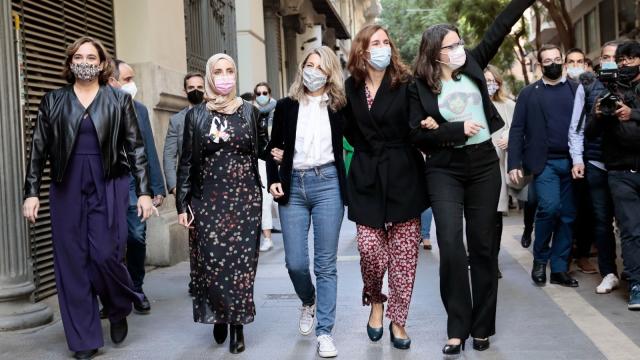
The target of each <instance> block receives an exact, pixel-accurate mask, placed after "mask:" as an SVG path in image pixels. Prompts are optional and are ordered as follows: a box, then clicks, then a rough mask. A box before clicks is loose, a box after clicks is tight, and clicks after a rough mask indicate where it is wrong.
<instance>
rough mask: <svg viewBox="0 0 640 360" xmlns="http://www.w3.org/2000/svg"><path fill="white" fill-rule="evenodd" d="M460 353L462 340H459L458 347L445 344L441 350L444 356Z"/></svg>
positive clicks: (462, 347)
mask: <svg viewBox="0 0 640 360" xmlns="http://www.w3.org/2000/svg"><path fill="white" fill-rule="evenodd" d="M460 351H464V340H460V344H458V345H450V344H445V345H444V347H443V348H442V353H443V354H444V355H460Z"/></svg>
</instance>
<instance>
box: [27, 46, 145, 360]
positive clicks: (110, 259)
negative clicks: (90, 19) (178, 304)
mask: <svg viewBox="0 0 640 360" xmlns="http://www.w3.org/2000/svg"><path fill="white" fill-rule="evenodd" d="M110 64H111V62H110V58H109V55H108V53H107V51H106V50H105V48H104V47H103V46H102V44H101V43H100V42H98V41H96V40H94V39H92V38H89V37H82V38H80V39H78V40H77V41H76V42H75V43H73V44H72V45H71V46H69V48H68V49H67V59H66V62H65V70H64V76H65V77H66V79H67V81H68V82H69V85H67V86H65V87H63V88H60V89H57V90H54V91H51V92H49V93H48V94H46V95H45V97H44V98H43V99H42V102H41V103H40V109H39V111H38V118H37V122H36V125H35V128H34V133H33V141H32V143H31V151H30V153H29V155H30V156H29V161H28V162H27V173H26V180H25V188H24V196H25V201H24V205H23V213H24V216H25V217H26V218H27V219H28V220H29V221H30V222H31V223H34V222H35V221H36V218H37V216H38V210H39V207H40V203H39V200H38V196H39V191H40V183H41V180H42V172H43V170H44V167H45V164H46V161H47V160H49V161H50V164H51V175H50V176H51V179H52V180H53V183H52V185H51V191H50V209H51V228H52V237H53V253H54V257H53V260H54V269H55V274H56V286H57V290H58V299H59V302H60V314H61V317H62V324H63V326H64V331H65V335H66V338H67V343H68V346H69V349H70V350H71V351H74V352H75V354H74V357H75V358H77V359H89V358H92V357H93V356H95V355H96V353H97V352H98V349H99V348H101V347H102V346H103V345H104V341H103V339H102V327H101V324H100V316H99V315H98V299H97V297H98V296H99V297H100V301H101V302H102V303H103V304H104V305H105V308H106V309H108V310H107V311H108V317H109V321H110V323H111V330H110V332H111V339H112V341H113V342H114V343H116V344H117V343H121V342H122V341H124V339H125V337H126V336H127V331H128V328H127V315H129V313H130V312H131V307H132V306H131V304H132V302H140V301H141V300H142V294H138V293H136V292H134V291H133V290H132V286H133V284H132V282H131V277H130V276H129V273H128V272H127V268H126V266H125V265H124V264H123V259H124V253H125V248H126V243H127V219H126V212H127V206H128V199H129V173H130V172H132V173H133V175H134V177H135V178H136V184H137V189H136V190H137V194H138V196H139V197H138V214H139V216H141V217H142V219H143V220H145V219H147V218H148V217H149V216H150V215H151V211H152V210H153V205H152V203H151V198H150V196H149V194H150V193H149V189H148V178H147V159H146V157H145V153H144V146H143V143H142V138H141V136H140V131H139V129H138V121H137V118H136V114H135V111H134V108H133V102H132V100H131V96H129V95H127V94H125V93H124V92H121V91H119V90H115V89H113V88H111V87H109V86H107V85H106V83H107V79H108V78H109V76H110V74H111V65H110Z"/></svg>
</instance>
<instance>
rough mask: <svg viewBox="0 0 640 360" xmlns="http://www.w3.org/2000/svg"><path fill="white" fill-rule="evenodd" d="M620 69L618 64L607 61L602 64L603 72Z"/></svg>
mask: <svg viewBox="0 0 640 360" xmlns="http://www.w3.org/2000/svg"><path fill="white" fill-rule="evenodd" d="M617 68H618V64H616V63H615V62H613V61H607V62H603V63H602V64H600V69H602V70H615V69H617Z"/></svg>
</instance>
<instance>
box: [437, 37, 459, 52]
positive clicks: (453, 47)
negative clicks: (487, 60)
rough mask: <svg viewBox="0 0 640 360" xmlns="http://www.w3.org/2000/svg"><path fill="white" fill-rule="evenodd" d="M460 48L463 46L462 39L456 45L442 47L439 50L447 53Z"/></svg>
mask: <svg viewBox="0 0 640 360" xmlns="http://www.w3.org/2000/svg"><path fill="white" fill-rule="evenodd" d="M460 46H464V40H462V39H460V41H458V42H457V43H453V44H451V45H447V46H443V47H441V48H440V50H444V49H447V50H449V51H453V50H455V49H457V48H458V47H460Z"/></svg>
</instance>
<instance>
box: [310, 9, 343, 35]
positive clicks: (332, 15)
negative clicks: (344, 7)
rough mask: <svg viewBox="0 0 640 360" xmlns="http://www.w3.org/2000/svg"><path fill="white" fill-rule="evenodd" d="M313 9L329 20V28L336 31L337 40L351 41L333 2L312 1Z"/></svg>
mask: <svg viewBox="0 0 640 360" xmlns="http://www.w3.org/2000/svg"><path fill="white" fill-rule="evenodd" d="M311 3H312V4H313V8H314V9H315V11H316V12H318V13H319V14H322V15H324V16H325V17H326V19H327V26H328V27H330V28H333V29H334V30H335V31H336V38H338V39H350V38H351V35H349V30H347V27H346V26H345V25H344V22H343V21H342V18H340V14H338V11H337V10H336V8H335V7H334V6H333V3H332V2H331V0H311Z"/></svg>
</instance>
